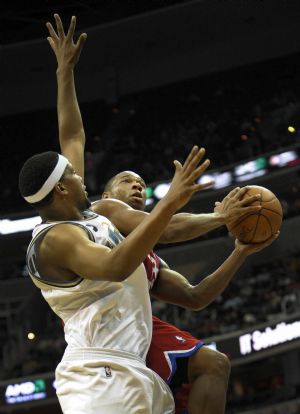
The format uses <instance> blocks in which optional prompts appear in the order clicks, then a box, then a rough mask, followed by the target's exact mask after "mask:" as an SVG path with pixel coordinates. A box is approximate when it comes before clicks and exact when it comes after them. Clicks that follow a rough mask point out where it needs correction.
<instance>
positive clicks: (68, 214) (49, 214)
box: [39, 206, 84, 221]
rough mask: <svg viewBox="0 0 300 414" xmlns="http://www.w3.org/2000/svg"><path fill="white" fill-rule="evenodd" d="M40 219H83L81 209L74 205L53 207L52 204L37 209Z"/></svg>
mask: <svg viewBox="0 0 300 414" xmlns="http://www.w3.org/2000/svg"><path fill="white" fill-rule="evenodd" d="M39 213H40V216H41V218H42V221H75V220H76V221H77V220H82V219H84V214H83V211H80V210H79V209H78V208H76V207H74V206H73V207H71V208H70V207H68V208H64V206H62V207H61V208H59V209H57V208H53V207H52V206H47V207H44V208H43V209H41V210H40V211H39Z"/></svg>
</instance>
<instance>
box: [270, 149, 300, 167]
mask: <svg viewBox="0 0 300 414" xmlns="http://www.w3.org/2000/svg"><path fill="white" fill-rule="evenodd" d="M297 159H299V156H298V154H297V152H296V151H286V152H282V153H280V154H276V155H272V156H271V157H270V158H269V164H270V165H271V166H272V167H285V166H286V165H289V163H293V162H294V161H296V160H297Z"/></svg>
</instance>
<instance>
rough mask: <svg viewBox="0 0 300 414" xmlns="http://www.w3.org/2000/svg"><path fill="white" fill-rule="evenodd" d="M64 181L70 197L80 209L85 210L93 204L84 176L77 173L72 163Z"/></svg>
mask: <svg viewBox="0 0 300 414" xmlns="http://www.w3.org/2000/svg"><path fill="white" fill-rule="evenodd" d="M62 181H63V183H64V184H65V185H66V188H67V190H68V194H69V197H70V199H72V201H73V202H74V204H75V205H76V207H77V208H78V210H80V211H83V210H85V209H87V208H89V207H90V206H91V202H90V200H89V199H88V194H87V192H86V191H85V185H84V184H83V181H82V178H81V176H80V175H78V174H77V173H76V171H75V170H74V168H73V167H72V165H71V164H68V166H67V168H66V170H65V173H64V176H63V179H62Z"/></svg>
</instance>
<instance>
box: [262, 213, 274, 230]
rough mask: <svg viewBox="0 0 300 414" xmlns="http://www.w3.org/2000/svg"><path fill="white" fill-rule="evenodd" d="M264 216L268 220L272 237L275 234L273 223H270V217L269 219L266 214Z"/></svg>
mask: <svg viewBox="0 0 300 414" xmlns="http://www.w3.org/2000/svg"><path fill="white" fill-rule="evenodd" d="M263 216H264V218H265V219H266V220H267V222H268V224H269V226H270V230H271V235H272V234H273V228H272V224H271V221H270V219H269V217H268V216H265V215H264V214H263Z"/></svg>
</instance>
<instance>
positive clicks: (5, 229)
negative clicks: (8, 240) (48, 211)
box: [0, 216, 41, 234]
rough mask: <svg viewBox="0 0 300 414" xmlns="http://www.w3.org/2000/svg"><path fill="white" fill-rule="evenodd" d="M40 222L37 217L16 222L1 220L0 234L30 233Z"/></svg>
mask: <svg viewBox="0 0 300 414" xmlns="http://www.w3.org/2000/svg"><path fill="white" fill-rule="evenodd" d="M40 222H41V218H40V217H38V216H35V217H29V218H24V219H18V220H10V219H3V220H0V234H12V233H19V232H23V231H30V230H32V229H33V228H34V226H36V225H37V224H39V223H40Z"/></svg>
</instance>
